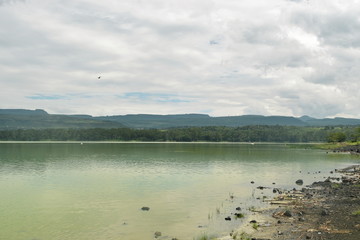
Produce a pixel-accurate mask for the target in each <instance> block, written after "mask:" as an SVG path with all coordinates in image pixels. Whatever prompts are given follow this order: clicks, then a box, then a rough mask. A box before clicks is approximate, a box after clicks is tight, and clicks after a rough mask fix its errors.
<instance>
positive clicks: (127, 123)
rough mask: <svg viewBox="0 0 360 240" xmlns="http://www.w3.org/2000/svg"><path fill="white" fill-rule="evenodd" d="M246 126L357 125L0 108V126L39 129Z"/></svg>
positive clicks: (270, 118) (352, 121) (336, 120)
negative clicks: (61, 112) (57, 112)
mask: <svg viewBox="0 0 360 240" xmlns="http://www.w3.org/2000/svg"><path fill="white" fill-rule="evenodd" d="M249 125H269V126H275V125H280V126H340V125H360V119H353V118H325V119H316V118H312V117H309V116H302V117H299V118H296V117H288V116H261V115H243V116H228V117H211V116H209V115H206V114H176V115H151V114H129V115H115V116H101V117H93V116H91V115H59V114H48V113H47V112H46V111H44V110H41V109H36V110H26V109H0V129H41V128H121V127H129V128H137V129H152V128H155V129H165V128H178V127H205V126H226V127H241V126H249Z"/></svg>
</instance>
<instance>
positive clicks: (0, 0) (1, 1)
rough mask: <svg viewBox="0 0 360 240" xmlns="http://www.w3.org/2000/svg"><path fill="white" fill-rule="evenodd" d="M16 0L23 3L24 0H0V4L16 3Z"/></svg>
mask: <svg viewBox="0 0 360 240" xmlns="http://www.w3.org/2000/svg"><path fill="white" fill-rule="evenodd" d="M17 2H21V3H24V2H25V0H0V6H1V5H6V4H14V3H17Z"/></svg>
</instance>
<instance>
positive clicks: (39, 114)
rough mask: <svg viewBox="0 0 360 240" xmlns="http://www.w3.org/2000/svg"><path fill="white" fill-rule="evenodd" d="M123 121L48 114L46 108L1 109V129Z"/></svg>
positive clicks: (95, 125)
mask: <svg viewBox="0 0 360 240" xmlns="http://www.w3.org/2000/svg"><path fill="white" fill-rule="evenodd" d="M119 127H124V125H122V124H121V123H118V122H111V121H106V120H99V119H94V118H93V117H91V116H90V117H89V118H85V117H83V116H81V117H80V116H71V115H57V114H48V113H47V112H45V111H44V110H40V109H37V110H23V109H0V129H2V130H6V129H44V128H119Z"/></svg>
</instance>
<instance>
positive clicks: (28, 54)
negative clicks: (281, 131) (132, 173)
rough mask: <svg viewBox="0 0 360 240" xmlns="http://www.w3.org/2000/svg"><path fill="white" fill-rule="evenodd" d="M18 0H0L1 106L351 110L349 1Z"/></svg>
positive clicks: (352, 23)
mask: <svg viewBox="0 0 360 240" xmlns="http://www.w3.org/2000/svg"><path fill="white" fill-rule="evenodd" d="M20 2H24V1H0V5H1V7H0V87H1V89H2V92H3V94H1V96H0V100H1V101H0V108H31V109H35V108H44V109H46V110H47V111H49V112H54V113H86V114H92V115H112V114H127V113H161V114H166V113H172V114H173V113H189V112H192V113H196V112H207V113H211V114H212V115H215V116H221V115H239V114H264V115H296V116H301V115H311V116H314V117H332V116H343V115H344V116H353V117H360V110H359V109H358V108H357V106H358V99H360V95H359V93H358V91H357V89H359V87H360V85H359V84H360V83H359V81H358V79H357V76H359V74H360V72H359V71H360V70H359V69H360V66H359V64H360V62H359V60H358V59H360V58H359V57H360V45H359V39H360V36H359V33H360V31H359V30H360V23H359V21H358V16H359V14H360V12H359V11H360V10H358V9H359V8H358V7H357V3H356V1H352V0H349V1H346V2H338V1H335V0H328V1H325V0H320V1H300V0H298V1H295V0H292V1H289V0H268V1H236V0H227V1H220V0H214V1H206V0H196V1H195V0H185V1H179V0H168V1H163V0H154V1H142V0H139V1H130V0H124V1H116V0H105V1H101V2H99V1H95V0H86V1H85V0H79V1H70V0H63V1H59V0H54V1H51V2H46V1H45V2H44V1H41V0H32V1H26V2H24V3H23V4H20ZM15 3H17V4H15ZM100 75H101V76H102V77H101V79H98V78H97V77H98V76H100Z"/></svg>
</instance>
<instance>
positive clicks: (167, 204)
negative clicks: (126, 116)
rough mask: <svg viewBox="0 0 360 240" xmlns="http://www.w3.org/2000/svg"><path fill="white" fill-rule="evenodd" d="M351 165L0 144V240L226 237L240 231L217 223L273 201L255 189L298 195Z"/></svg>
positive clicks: (247, 153) (271, 150)
mask: <svg viewBox="0 0 360 240" xmlns="http://www.w3.org/2000/svg"><path fill="white" fill-rule="evenodd" d="M357 161H358V158H354V157H352V156H351V155H335V154H326V152H324V151H319V150H304V149H294V148H289V147H287V146H285V145H283V144H276V145H271V144H263V145H259V144H255V145H251V144H211V143H184V144H182V143H83V144H80V143H0V193H1V195H0V216H1V218H0V239H1V240H2V239H4V240H8V239H12V240H35V239H36V240H60V239H61V240H63V239H67V240H99V239H107V240H115V239H117V240H118V239H124V240H138V239H153V238H154V232H156V231H160V232H162V235H163V237H164V239H171V238H172V237H177V238H178V239H193V238H194V237H196V236H198V235H199V234H201V233H202V232H207V233H217V234H226V233H228V232H229V231H231V229H234V228H236V226H238V225H240V224H241V220H236V221H234V220H233V221H231V222H227V221H224V217H226V216H228V215H230V216H231V213H232V212H234V207H235V206H241V207H242V208H243V209H244V210H243V212H244V213H245V214H247V210H246V209H248V208H249V207H251V206H256V207H257V206H260V205H261V201H259V200H256V198H258V197H261V198H262V196H264V195H268V196H269V195H271V190H265V191H260V190H255V187H256V186H269V187H274V186H275V187H280V188H281V187H284V188H288V187H298V186H296V185H295V180H296V179H300V178H301V179H304V181H305V184H310V183H312V182H313V181H318V180H323V178H324V177H326V176H329V175H330V173H329V172H330V171H331V170H334V169H335V168H341V167H343V166H347V165H349V164H353V163H355V162H357ZM319 171H320V173H319ZM315 172H316V173H315ZM251 181H255V184H251V183H250V182H251ZM272 183H276V184H275V185H273V184H272ZM143 206H147V207H150V211H142V210H141V207H143ZM166 236H167V237H166Z"/></svg>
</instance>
